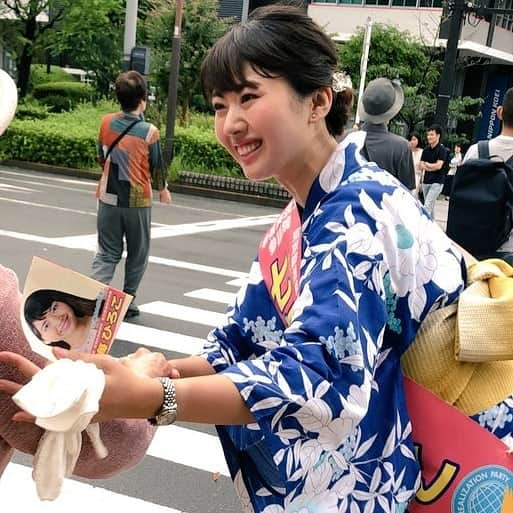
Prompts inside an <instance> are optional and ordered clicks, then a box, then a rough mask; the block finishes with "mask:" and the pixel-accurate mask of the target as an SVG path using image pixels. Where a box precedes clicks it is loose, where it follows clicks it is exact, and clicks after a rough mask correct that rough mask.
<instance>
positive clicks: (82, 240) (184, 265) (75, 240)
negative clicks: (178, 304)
mask: <svg viewBox="0 0 513 513" xmlns="http://www.w3.org/2000/svg"><path fill="white" fill-rule="evenodd" d="M0 237H9V238H11V239H18V240H26V241H30V242H39V243H40V244H45V245H49V246H59V247H64V248H68V249H83V250H86V251H96V236H93V235H83V236H78V237H43V236H41V235H33V234H31V233H23V232H15V231H12V230H0ZM123 255H124V256H126V254H125V253H124V254H123ZM149 261H150V263H152V264H160V265H166V266H169V267H177V268H179V269H188V270H191V271H198V272H203V273H210V274H216V275H219V276H227V277H229V278H243V277H245V276H247V273H243V272H240V271H234V270H231V269H223V268H221V267H213V266H210V265H202V264H194V263H192V262H184V261H182V260H173V259H172V258H162V257H156V256H150V257H149Z"/></svg>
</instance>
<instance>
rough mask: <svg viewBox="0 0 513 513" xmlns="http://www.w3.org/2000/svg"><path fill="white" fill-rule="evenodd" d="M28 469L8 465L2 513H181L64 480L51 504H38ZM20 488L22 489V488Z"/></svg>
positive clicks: (0, 488) (0, 492) (0, 485)
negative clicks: (13, 511) (132, 512)
mask: <svg viewBox="0 0 513 513" xmlns="http://www.w3.org/2000/svg"><path fill="white" fill-rule="evenodd" d="M31 472H32V469H30V468H29V467H25V466H23V465H18V464H16V463H10V464H9V465H8V466H7V468H6V469H5V472H4V474H3V475H2V479H1V480H0V497H1V498H2V499H1V502H2V511H4V510H5V511H7V510H8V509H10V510H14V509H16V510H19V511H29V512H30V513H47V512H48V513H69V512H70V511H72V512H73V513H91V512H93V511H100V512H106V511H111V512H114V511H125V512H131V511H141V512H142V511H144V513H184V512H180V511H178V510H177V509H174V508H168V507H166V506H160V505H158V504H153V503H151V502H147V501H144V500H141V499H136V498H134V497H129V496H127V495H122V494H119V493H115V492H111V491H108V490H105V489H103V488H99V487H96V486H92V485H90V484H87V483H81V482H78V481H74V480H72V479H65V480H64V484H63V488H62V492H61V494H60V496H59V497H58V498H57V499H56V500H55V501H48V502H46V501H45V502H42V501H40V500H39V498H38V497H37V494H36V486H35V484H34V482H33V481H32V477H31ZM22 487H23V488H22Z"/></svg>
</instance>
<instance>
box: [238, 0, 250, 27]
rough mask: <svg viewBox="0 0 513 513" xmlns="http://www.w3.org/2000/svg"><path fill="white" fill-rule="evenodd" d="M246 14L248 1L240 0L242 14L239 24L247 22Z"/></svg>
mask: <svg viewBox="0 0 513 513" xmlns="http://www.w3.org/2000/svg"><path fill="white" fill-rule="evenodd" d="M248 13H249V0H242V14H241V17H240V21H241V23H246V21H248Z"/></svg>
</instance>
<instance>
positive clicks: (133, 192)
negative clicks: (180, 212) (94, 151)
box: [96, 112, 166, 207]
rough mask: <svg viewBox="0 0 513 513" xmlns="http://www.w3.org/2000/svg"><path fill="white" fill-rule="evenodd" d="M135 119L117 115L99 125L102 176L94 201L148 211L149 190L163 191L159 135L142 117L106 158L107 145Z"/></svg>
mask: <svg viewBox="0 0 513 513" xmlns="http://www.w3.org/2000/svg"><path fill="white" fill-rule="evenodd" d="M136 119H137V116H135V115H134V114H129V113H126V112H117V113H112V114H107V115H105V116H104V117H103V119H102V122H101V125H100V134H99V137H98V157H99V160H100V164H101V165H102V167H103V173H102V177H101V179H100V182H99V183H98V188H97V190H96V197H97V198H98V199H99V200H100V201H102V202H103V203H106V204H108V205H114V206H118V207H150V206H151V200H152V186H153V188H155V189H158V190H162V189H164V187H166V173H165V170H164V164H163V160H162V152H161V148H160V142H159V136H160V135H159V131H158V129H157V127H155V126H154V125H152V124H151V123H148V122H146V121H144V118H143V117H142V116H141V117H140V119H141V121H140V122H139V123H137V124H136V125H134V126H133V127H132V128H131V129H130V130H129V132H128V133H127V134H126V135H125V136H124V137H123V138H122V139H121V140H120V141H119V142H118V144H117V145H116V146H115V147H114V148H113V149H112V151H111V152H110V155H109V156H108V158H107V159H106V158H105V155H106V153H107V151H108V149H109V147H110V145H111V144H112V143H113V142H114V141H115V140H116V138H117V137H118V136H119V134H120V133H121V132H123V130H125V129H126V128H127V127H128V126H129V125H130V124H131V123H133V122H134V120H136Z"/></svg>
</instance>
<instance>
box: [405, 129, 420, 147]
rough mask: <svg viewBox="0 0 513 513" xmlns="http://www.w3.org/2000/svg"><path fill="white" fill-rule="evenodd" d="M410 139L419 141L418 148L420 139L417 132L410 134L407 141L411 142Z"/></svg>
mask: <svg viewBox="0 0 513 513" xmlns="http://www.w3.org/2000/svg"><path fill="white" fill-rule="evenodd" d="M412 137H415V138H416V139H417V141H419V146H420V144H421V143H422V139H421V138H420V134H419V133H418V132H411V134H410V135H409V136H408V141H411V140H412Z"/></svg>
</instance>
